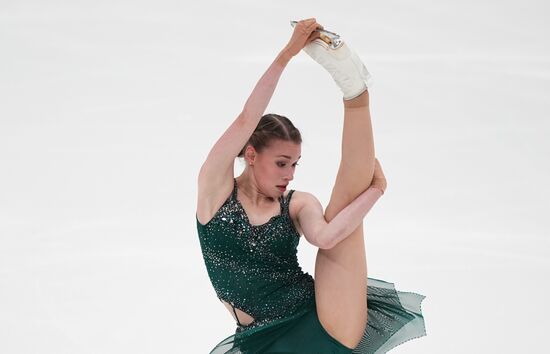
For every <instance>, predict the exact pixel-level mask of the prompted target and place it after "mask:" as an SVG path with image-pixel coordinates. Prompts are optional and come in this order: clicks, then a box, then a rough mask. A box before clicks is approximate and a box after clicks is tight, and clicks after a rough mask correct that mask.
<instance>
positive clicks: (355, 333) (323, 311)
mask: <svg viewBox="0 0 550 354" xmlns="http://www.w3.org/2000/svg"><path fill="white" fill-rule="evenodd" d="M362 96H363V97H362ZM362 96H360V97H358V98H357V99H358V100H357V102H352V103H357V104H358V106H357V107H354V108H349V107H346V108H345V110H344V129H343V130H344V131H343V135H342V157H341V161H340V167H339V169H338V174H337V177H336V181H335V184H334V187H333V190H332V194H331V198H330V202H329V204H328V206H327V208H326V210H325V218H326V220H327V221H330V220H332V219H333V218H334V217H335V216H336V215H337V214H338V213H339V212H340V211H341V210H342V209H343V208H345V207H346V206H347V205H348V204H349V203H350V202H351V201H353V199H355V198H356V197H357V196H358V195H359V194H361V193H362V192H363V191H364V190H365V189H367V188H368V187H369V185H370V183H371V181H372V177H373V174H374V141H373V137H372V126H371V120H370V112H369V106H368V92H366V93H364V94H363V95H362ZM361 100H362V102H363V103H364V102H366V106H365V105H361ZM348 104H349V102H348ZM315 296H316V301H317V302H316V305H317V312H318V314H319V321H320V322H321V324H322V325H323V327H324V328H325V330H326V331H327V332H328V333H329V334H330V335H331V336H333V337H334V338H335V339H337V340H338V341H339V342H341V343H342V344H344V345H345V346H347V347H349V348H355V347H356V346H357V344H358V343H359V341H360V340H361V337H362V336H363V333H364V331H365V328H366V325H367V262H366V251H365V243H364V237H363V225H362V224H361V225H360V226H358V227H357V229H356V230H355V231H353V232H352V233H351V234H350V235H349V236H348V237H347V238H346V239H344V240H342V241H341V242H340V243H338V244H337V245H336V246H334V247H333V248H331V249H319V250H318V252H317V257H316V261H315Z"/></svg>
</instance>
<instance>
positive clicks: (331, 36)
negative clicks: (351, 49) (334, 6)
mask: <svg viewBox="0 0 550 354" xmlns="http://www.w3.org/2000/svg"><path fill="white" fill-rule="evenodd" d="M297 23H298V21H290V25H291V26H292V27H294V26H296V24H297ZM316 31H317V32H319V35H320V38H321V40H322V41H323V42H325V43H326V44H328V46H329V47H330V48H331V49H338V48H340V47H341V46H342V44H343V43H344V42H343V41H342V39H341V38H340V35H339V34H337V33H334V32H331V31H327V30H325V29H317V30H316Z"/></svg>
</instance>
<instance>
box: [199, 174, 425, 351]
mask: <svg viewBox="0 0 550 354" xmlns="http://www.w3.org/2000/svg"><path fill="white" fill-rule="evenodd" d="M293 192H294V190H290V191H289V193H288V195H287V196H286V198H284V197H282V196H281V197H280V198H279V202H280V205H281V213H280V214H279V215H276V216H274V217H272V218H271V219H270V220H269V221H268V222H267V223H265V224H262V225H251V224H250V222H249V220H248V217H247V215H246V212H245V211H244V208H243V207H242V205H241V204H240V202H239V201H238V200H237V181H236V179H234V188H233V192H232V193H231V195H230V196H229V197H228V198H227V200H226V201H225V202H224V204H223V205H222V207H221V208H220V209H219V210H218V211H217V212H216V214H215V215H214V217H213V218H212V219H211V220H210V221H209V222H208V223H206V224H205V225H203V224H201V223H200V222H199V221H198V219H197V230H198V235H199V240H200V245H201V249H202V254H203V257H204V262H205V265H206V269H207V272H208V276H209V277H210V280H211V282H212V285H213V287H214V290H215V292H216V295H217V297H218V298H219V299H220V300H225V301H226V302H228V303H230V304H232V305H233V307H234V308H235V307H236V308H238V309H241V310H242V311H244V312H246V313H248V314H249V315H250V316H252V317H253V318H254V321H253V322H252V323H251V324H249V325H246V326H245V325H242V324H240V323H239V322H238V321H237V328H236V331H235V333H234V334H232V335H230V336H229V337H227V338H225V339H224V340H222V341H221V342H220V343H218V344H217V345H216V346H215V347H214V348H213V349H212V351H211V352H210V353H211V354H219V353H244V354H260V353H289V354H290V353H296V354H298V353H299V354H325V353H338V354H339V353H361V354H367V353H368V354H371V353H377V354H379V353H386V352H387V351H389V350H390V349H392V348H394V347H395V346H397V345H399V344H402V343H403V342H406V341H408V340H411V339H413V338H418V337H422V336H425V335H426V329H425V325H424V318H423V316H422V310H421V306H420V305H421V302H422V300H423V299H424V298H425V296H424V295H420V294H416V293H410V292H400V291H396V290H395V287H394V285H393V283H388V282H385V281H382V280H378V279H374V278H370V277H369V278H367V307H368V321H367V328H366V330H365V333H364V334H363V338H362V339H361V342H360V343H359V344H358V345H357V347H355V348H348V347H346V346H345V345H344V344H342V343H340V342H339V341H338V340H336V339H335V338H333V337H332V336H331V335H330V334H329V333H328V332H327V331H326V330H325V329H324V328H323V326H322V325H321V323H320V322H319V317H318V316H317V310H316V307H315V282H314V279H313V277H312V276H311V275H310V274H309V273H307V272H303V271H302V268H301V267H300V265H299V264H298V258H297V246H298V242H299V240H300V235H299V233H298V232H297V231H296V229H295V227H294V224H293V222H292V220H291V218H290V214H289V203H290V200H291V198H292V194H293Z"/></svg>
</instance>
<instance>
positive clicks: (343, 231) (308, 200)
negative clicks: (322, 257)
mask: <svg viewBox="0 0 550 354" xmlns="http://www.w3.org/2000/svg"><path fill="white" fill-rule="evenodd" d="M385 189H386V178H385V176H384V173H383V171H382V168H381V166H380V162H379V161H378V160H377V159H375V169H374V176H373V180H372V183H371V185H370V187H369V188H367V189H366V190H365V191H364V192H363V193H362V194H360V195H359V196H358V197H357V198H355V199H354V200H353V201H352V202H351V203H350V204H349V205H348V206H346V207H345V208H344V209H342V210H341V211H340V212H339V213H338V214H337V215H336V216H335V217H334V218H333V219H332V220H331V221H330V222H328V223H327V221H326V219H325V217H324V215H323V207H322V206H321V203H319V201H318V200H317V198H315V197H314V196H313V195H312V194H309V193H306V197H305V202H304V203H303V206H302V207H301V208H300V210H299V211H298V223H299V224H300V226H301V228H302V230H303V232H304V237H305V238H306V239H307V240H308V242H309V243H311V244H313V245H314V246H317V247H319V248H323V249H330V248H332V247H334V246H335V245H337V244H338V243H339V242H340V241H342V240H343V239H345V238H346V237H348V236H349V235H350V234H351V233H352V232H353V230H355V229H356V228H357V227H358V226H359V224H360V223H362V222H363V218H364V217H365V216H366V215H367V213H368V212H369V211H370V210H371V209H372V207H373V205H374V204H375V203H376V201H377V200H378V199H380V197H381V196H382V195H383V194H384V191H385Z"/></svg>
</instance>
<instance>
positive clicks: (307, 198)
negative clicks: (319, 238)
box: [285, 190, 320, 236]
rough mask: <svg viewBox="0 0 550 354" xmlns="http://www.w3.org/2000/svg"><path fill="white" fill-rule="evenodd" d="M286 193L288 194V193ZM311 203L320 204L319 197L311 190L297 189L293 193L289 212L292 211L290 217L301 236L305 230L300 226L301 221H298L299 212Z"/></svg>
mask: <svg viewBox="0 0 550 354" xmlns="http://www.w3.org/2000/svg"><path fill="white" fill-rule="evenodd" d="M286 195H288V193H287V194H286ZM286 195H285V197H286ZM310 203H315V204H317V203H319V204H320V202H319V200H318V199H317V197H315V196H314V195H313V194H311V193H309V192H304V191H298V190H295V191H294V193H293V194H292V198H291V199H290V204H289V209H288V212H289V213H290V218H291V219H292V222H293V223H294V226H295V227H296V230H298V232H299V233H300V236H302V235H303V234H304V232H303V230H302V228H301V227H300V223H299V221H298V213H299V212H300V210H301V209H302V208H303V207H304V206H305V205H307V204H310Z"/></svg>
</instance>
